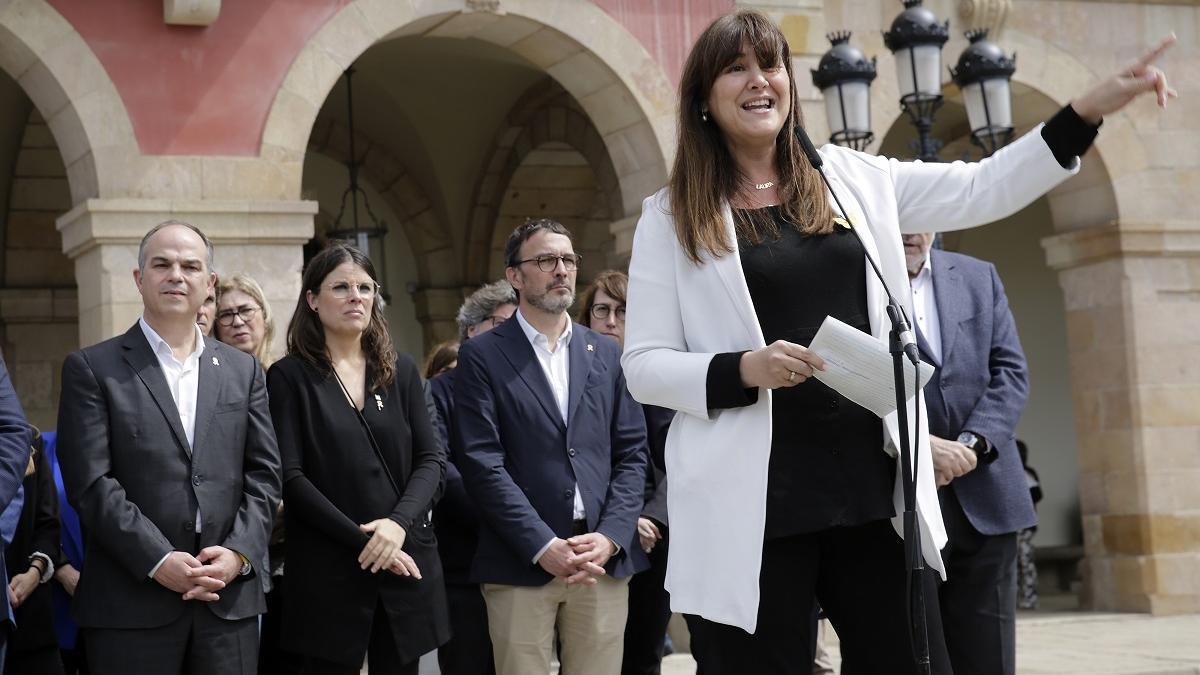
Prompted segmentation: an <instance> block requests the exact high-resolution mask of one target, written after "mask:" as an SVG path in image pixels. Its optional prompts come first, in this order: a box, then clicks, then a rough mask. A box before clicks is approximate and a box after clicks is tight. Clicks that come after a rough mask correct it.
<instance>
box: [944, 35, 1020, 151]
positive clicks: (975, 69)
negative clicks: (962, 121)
mask: <svg viewBox="0 0 1200 675" xmlns="http://www.w3.org/2000/svg"><path fill="white" fill-rule="evenodd" d="M987 35H988V32H987V30H986V29H980V30H973V31H968V32H967V39H968V40H970V41H971V44H970V45H969V46H968V47H967V48H966V49H965V50H963V53H962V56H960V57H958V67H957V68H952V69H951V70H950V75H951V77H953V78H954V83H955V84H957V85H958V88H959V89H961V90H962V93H963V100H964V101H965V103H966V104H967V121H968V122H969V123H970V125H971V142H972V143H974V144H975V145H977V146H979V147H980V148H981V149H982V150H983V154H984V156H985V157H986V156H988V155H991V154H992V153H993V152H995V151H997V150H999V149H1000V148H1002V147H1004V145H1005V144H1006V143H1008V142H1009V141H1010V140H1012V135H1013V123H1012V91H1011V80H1012V76H1013V73H1014V72H1016V70H1017V55H1016V54H1013V55H1012V57H1011V58H1010V57H1008V56H1005V55H1004V52H1003V51H1001V49H1000V47H998V46H996V45H995V44H993V43H992V42H989V41H988V39H987Z"/></svg>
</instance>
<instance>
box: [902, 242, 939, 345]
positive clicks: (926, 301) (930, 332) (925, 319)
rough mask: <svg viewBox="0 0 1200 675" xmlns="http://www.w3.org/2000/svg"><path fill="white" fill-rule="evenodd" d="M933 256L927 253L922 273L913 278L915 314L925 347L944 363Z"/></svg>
mask: <svg viewBox="0 0 1200 675" xmlns="http://www.w3.org/2000/svg"><path fill="white" fill-rule="evenodd" d="M932 260H933V256H931V255H929V253H928V252H926V253H925V264H924V265H922V266H921V271H919V272H917V276H915V277H913V278H912V279H911V280H910V282H911V284H912V296H913V313H914V314H916V315H917V316H916V321H917V330H918V331H920V332H921V337H923V338H925V346H926V347H928V348H929V352H930V354H929V355H930V356H932V357H933V358H934V359H935V360H937V362H938V363H941V362H942V327H941V324H940V323H939V322H938V306H937V298H935V297H934V295H933V266H932V263H931V261H932Z"/></svg>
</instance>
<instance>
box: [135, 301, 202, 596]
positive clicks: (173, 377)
mask: <svg viewBox="0 0 1200 675" xmlns="http://www.w3.org/2000/svg"><path fill="white" fill-rule="evenodd" d="M138 325H139V326H141V327H142V333H143V334H144V335H145V336H146V342H149V343H150V350H151V351H153V352H154V356H155V357H156V358H157V359H158V365H159V367H161V368H162V374H163V377H164V378H165V379H166V380H167V388H168V389H170V390H171V398H172V399H174V400H175V408H176V409H177V410H178V411H179V422H180V423H181V424H182V425H183V433H184V435H185V436H187V442H188V445H189V446H194V445H195V436H196V397H197V396H198V393H199V390H200V355H201V354H203V353H204V333H201V332H200V327H199V326H196V346H195V348H194V349H192V353H191V354H188V356H187V358H185V359H184V360H183V361H182V362H180V361H179V360H178V359H176V358H175V353H174V352H173V351H172V350H171V345H169V344H167V341H166V340H164V339H163V338H162V336H161V335H159V334H158V333H156V332H155V331H154V329H153V328H151V327H150V324H148V323H146V319H145V318H144V317H143V318H140V319H138ZM196 534H200V509H199V508H197V509H196ZM167 555H168V556H169V555H170V553H168V554H167ZM166 559H167V556H163V558H162V560H159V561H158V564H157V565H155V566H154V568H153V569H151V570H150V575H149V576H150V578H154V574H155V572H158V568H159V567H162V564H163V562H164V561H166Z"/></svg>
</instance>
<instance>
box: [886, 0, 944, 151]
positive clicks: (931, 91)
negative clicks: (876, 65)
mask: <svg viewBox="0 0 1200 675" xmlns="http://www.w3.org/2000/svg"><path fill="white" fill-rule="evenodd" d="M949 39H950V21H949V20H947V21H946V22H945V23H938V20H937V17H936V16H934V15H933V12H931V11H929V10H928V9H926V8H924V7H922V6H921V0H904V11H903V12H901V13H900V16H897V17H896V20H895V21H893V22H892V29H891V30H889V31H887V32H886V33H884V34H883V44H884V45H886V46H887V48H888V49H889V50H890V51H891V52H892V54H894V55H895V57H896V78H897V80H898V81H899V83H900V107H901V108H903V109H904V112H906V113H908V118H909V121H910V122H912V124H913V126H915V127H916V128H917V142H916V144H915V146H914V149H915V150H916V151H917V159H921V160H924V161H927V162H936V161H938V156H937V153H938V150H940V149H941V147H942V142H941V141H939V140H937V139H936V138H934V137H933V135H932V133H931V132H932V130H933V116H934V115H935V114H936V113H937V109H938V108H940V107H941V106H942V46H943V45H945V44H946V40H949Z"/></svg>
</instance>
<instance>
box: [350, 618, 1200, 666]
mask: <svg viewBox="0 0 1200 675" xmlns="http://www.w3.org/2000/svg"><path fill="white" fill-rule="evenodd" d="M832 647H833V650H832V651H833V653H834V657H835V662H836V661H837V645H836V644H834V645H832ZM421 666H422V667H421V674H422V675H436V673H437V672H438V671H437V661H436V659H429V658H428V657H427V658H426V659H423V660H422V664H421ZM363 672H366V671H365V669H364V671H363ZM662 672H663V675H694V673H695V672H696V662H695V661H694V660H693V659H692V657H691V655H689V654H674V655H671V656H668V657H667V658H666V660H665V661H664V662H663V670H662ZM1017 672H1018V673H1020V674H1021V675H1075V674H1078V675H1200V614H1192V615H1187V616H1173V617H1151V616H1147V615H1144V614H1102V613H1095V612H1036V613H1030V614H1022V615H1021V616H1020V617H1019V618H1018V619H1017Z"/></svg>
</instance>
